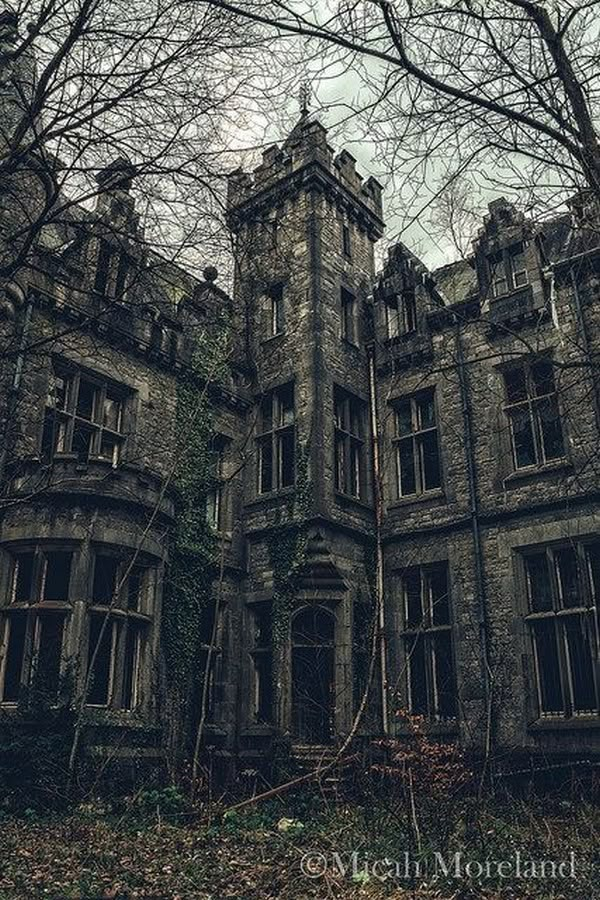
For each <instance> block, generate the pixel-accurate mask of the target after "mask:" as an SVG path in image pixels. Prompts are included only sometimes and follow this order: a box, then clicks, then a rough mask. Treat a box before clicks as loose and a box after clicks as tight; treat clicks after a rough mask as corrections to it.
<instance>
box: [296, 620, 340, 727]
mask: <svg viewBox="0 0 600 900" xmlns="http://www.w3.org/2000/svg"><path fill="white" fill-rule="evenodd" d="M334 636H335V619H334V616H333V614H332V613H331V612H330V611H329V610H328V609H324V608H323V607H322V606H316V605H315V606H308V607H305V608H304V609H301V610H299V611H298V612H297V613H296V615H295V616H294V618H293V620H292V736H293V738H294V740H296V741H298V742H301V743H305V744H323V743H327V742H328V741H330V740H331V737H332V734H333V716H334V645H335V641H334Z"/></svg>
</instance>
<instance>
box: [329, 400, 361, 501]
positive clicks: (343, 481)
mask: <svg viewBox="0 0 600 900" xmlns="http://www.w3.org/2000/svg"><path fill="white" fill-rule="evenodd" d="M333 401H334V422H335V438H334V474H335V489H336V491H340V492H341V493H342V494H347V495H348V496H350V497H356V498H357V499H360V498H362V497H363V495H364V492H365V486H364V485H365V460H364V442H365V439H364V415H365V412H364V403H363V402H362V400H359V398H358V397H354V396H353V395H352V394H349V393H348V392H347V391H344V390H342V389H341V388H337V387H335V388H334V395H333Z"/></svg>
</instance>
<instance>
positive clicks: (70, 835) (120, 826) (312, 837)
mask: <svg viewBox="0 0 600 900" xmlns="http://www.w3.org/2000/svg"><path fill="white" fill-rule="evenodd" d="M182 804H183V800H181V799H178V798H177V796H175V795H173V794H172V793H169V794H168V796H167V795H165V796H164V797H162V798H161V794H160V792H148V793H147V794H146V795H143V796H141V795H138V796H137V797H132V798H129V800H128V802H127V803H124V802H123V801H121V802H120V803H118V804H117V803H113V804H108V803H106V802H105V801H103V802H100V801H97V800H91V801H88V802H86V803H85V804H82V805H80V806H79V807H78V808H77V809H76V810H75V811H73V812H71V813H69V814H64V813H62V814H55V815H52V816H44V815H39V814H36V813H35V811H33V810H29V811H28V813H27V815H24V816H22V817H18V818H17V817H11V816H8V815H4V816H3V817H2V821H1V822H0V858H1V859H2V869H1V871H0V900H16V898H22V897H27V898H29V900H35V898H42V897H43V898H46V900H84V898H87V900H91V898H119V900H133V898H150V897H152V898H154V900H158V898H160V900H176V898H178V900H192V898H193V900H209V898H214V897H226V898H229V900H236V898H239V900H242V898H243V900H254V898H256V900H258V898H260V900H269V898H272V900H308V898H311V897H314V898H319V900H320V898H323V897H331V898H333V900H335V898H340V900H358V898H374V900H378V898H386V897H393V898H395V900H409V898H411V900H433V898H437V900H458V898H460V900H549V898H559V897H565V898H566V897H568V898H569V900H590V898H592V897H593V896H594V891H595V890H596V886H597V881H596V880H595V872H594V857H595V853H596V847H597V841H598V832H599V830H600V810H599V808H598V807H594V806H592V805H590V804H589V803H588V802H583V801H580V802H578V803H577V804H576V805H575V804H573V802H572V798H571V797H570V796H569V798H566V797H565V798H563V799H560V798H558V799H553V800H549V799H548V798H544V799H540V798H528V799H526V798H517V797H506V796H505V797H502V798H498V797H497V798H496V799H494V800H488V801H486V802H485V803H481V804H480V805H479V806H478V808H477V810H476V815H475V816H473V814H472V812H470V813H469V816H468V817H467V818H466V819H465V813H464V808H463V807H462V805H460V804H459V805H458V806H457V809H456V810H455V814H454V815H453V817H452V820H451V823H450V824H451V827H450V828H448V827H444V829H443V832H444V833H443V834H441V831H440V829H438V828H436V827H435V817H433V816H432V818H431V823H430V825H429V826H428V827H427V828H425V827H423V832H422V839H423V845H422V848H421V851H420V852H419V851H418V850H417V848H416V847H415V845H414V840H413V836H412V829H413V825H412V814H411V811H410V809H409V808H407V807H406V806H405V805H404V804H402V803H401V802H399V801H398V799H397V798H396V797H392V798H390V797H389V796H387V795H384V796H372V797H370V798H369V799H368V802H367V801H365V800H364V798H363V802H361V803H353V804H352V805H346V804H339V805H334V804H330V803H328V802H326V801H324V800H323V798H322V796H320V794H319V792H315V791H304V792H303V793H301V794H297V795H296V796H294V797H292V798H287V799H286V800H285V801H282V800H281V799H279V800H277V799H276V800H273V801H270V802H269V803H265V804H263V805H261V806H256V807H250V808H249V809H247V810H246V811H240V812H237V813H226V814H223V808H222V807H219V806H218V805H210V806H203V807H202V808H201V809H200V810H196V812H195V814H193V815H192V814H190V812H188V811H185V810H184V809H182V808H181V807H182ZM439 820H440V816H439V815H438V816H437V821H438V823H439V824H440V825H441V824H442V823H440V822H439ZM290 823H291V824H290ZM443 824H444V826H446V825H447V823H443ZM517 851H519V852H520V854H521V860H522V861H524V860H529V859H531V860H537V861H541V860H547V861H552V860H554V861H557V862H560V861H561V860H565V859H566V860H568V859H569V854H570V853H571V852H572V853H573V854H574V859H575V868H576V876H577V877H576V878H571V877H566V878H558V879H552V878H550V877H549V878H523V877H520V878H518V877H498V876H495V875H493V874H492V876H491V877H489V878H487V877H484V878H478V877H477V875H476V874H473V873H477V872H478V870H479V867H480V866H484V865H485V862H486V860H496V861H501V860H506V861H508V862H509V863H510V862H511V861H512V863H513V868H514V864H515V863H514V861H515V854H516V852H517ZM436 852H437V853H440V854H441V858H442V860H443V862H444V864H446V863H447V862H448V864H451V863H450V861H451V860H453V859H454V854H457V853H458V854H462V855H461V857H460V859H461V860H462V862H461V869H460V871H461V877H459V878H456V877H454V876H453V875H448V876H444V875H443V873H441V874H440V873H438V876H439V877H438V878H437V879H434V878H433V876H432V875H431V874H430V873H426V869H427V867H428V866H429V867H432V865H433V864H432V860H433V854H435V853H436ZM334 854H336V855H335V856H334ZM405 854H406V857H405ZM405 858H408V860H410V861H411V862H413V867H412V871H413V873H414V869H415V866H414V863H418V864H419V865H420V866H421V871H422V873H423V874H420V875H419V876H418V877H417V876H415V875H414V874H412V875H411V873H410V871H409V872H408V874H407V876H406V877H404V874H405V868H404V867H405V862H404V861H405ZM303 859H304V860H305V866H306V865H307V862H306V860H313V865H317V866H318V865H320V864H321V861H322V860H325V863H326V865H327V872H326V873H325V874H324V875H322V876H318V877H312V878H311V877H308V876H307V875H305V874H303V872H302V869H301V864H302V860H303ZM386 859H387V860H394V861H398V864H399V868H398V873H399V877H398V878H396V877H394V878H389V879H387V878H385V877H382V874H381V873H382V872H384V871H389V870H390V866H389V864H388V865H387V867H386V865H382V866H380V867H379V869H377V867H375V868H373V865H374V863H375V862H376V861H377V860H381V861H383V860H386ZM467 864H470V871H471V873H472V874H471V875H469V874H468V871H465V869H466V867H467ZM409 868H410V867H409ZM377 873H379V874H377Z"/></svg>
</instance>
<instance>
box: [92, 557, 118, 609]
mask: <svg viewBox="0 0 600 900" xmlns="http://www.w3.org/2000/svg"><path fill="white" fill-rule="evenodd" d="M118 574H119V560H118V559H117V558H116V557H115V556H107V555H105V554H103V553H97V554H96V559H95V563H94V584H93V587H92V603H94V605H96V606H110V605H111V604H112V603H113V601H114V599H115V592H116V589H117V583H118Z"/></svg>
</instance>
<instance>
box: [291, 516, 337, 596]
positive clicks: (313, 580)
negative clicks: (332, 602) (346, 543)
mask: <svg viewBox="0 0 600 900" xmlns="http://www.w3.org/2000/svg"><path fill="white" fill-rule="evenodd" d="M296 584H297V586H298V592H299V593H300V594H307V593H310V594H311V596H314V594H315V593H318V594H319V595H321V596H322V595H327V597H328V598H331V597H335V596H336V595H337V594H341V593H344V592H345V591H347V590H348V584H347V582H346V580H345V578H344V576H343V575H342V573H341V572H340V569H339V568H338V566H337V565H336V563H335V561H334V560H333V558H332V556H331V552H330V550H329V547H328V546H327V543H326V542H325V540H324V538H323V536H322V534H321V533H320V532H316V533H315V534H314V535H313V536H312V537H310V538H309V541H308V545H307V548H306V561H305V562H304V564H303V565H302V566H301V568H300V569H299V570H298V573H297V575H296Z"/></svg>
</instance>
